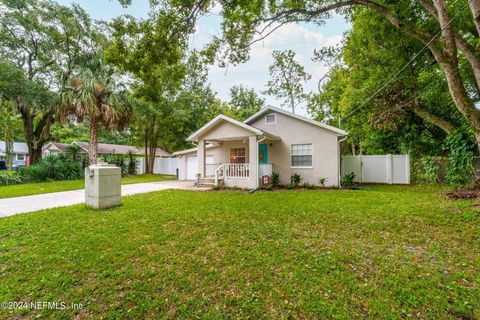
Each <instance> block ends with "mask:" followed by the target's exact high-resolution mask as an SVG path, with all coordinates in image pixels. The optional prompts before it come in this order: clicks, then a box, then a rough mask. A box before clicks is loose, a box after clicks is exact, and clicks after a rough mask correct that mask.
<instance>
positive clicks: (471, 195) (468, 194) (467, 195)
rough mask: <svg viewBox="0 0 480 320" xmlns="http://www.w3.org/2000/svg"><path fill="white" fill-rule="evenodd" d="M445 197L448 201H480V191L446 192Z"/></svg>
mask: <svg viewBox="0 0 480 320" xmlns="http://www.w3.org/2000/svg"><path fill="white" fill-rule="evenodd" d="M444 195H445V197H446V198H447V199H450V200H458V199H467V200H468V199H470V200H471V199H480V189H460V190H454V191H448V192H445V193H444Z"/></svg>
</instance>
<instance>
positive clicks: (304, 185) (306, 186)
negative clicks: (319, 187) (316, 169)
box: [303, 182, 315, 190]
mask: <svg viewBox="0 0 480 320" xmlns="http://www.w3.org/2000/svg"><path fill="white" fill-rule="evenodd" d="M303 187H304V188H305V189H310V190H311V189H315V185H314V184H312V183H308V182H305V183H304V184H303Z"/></svg>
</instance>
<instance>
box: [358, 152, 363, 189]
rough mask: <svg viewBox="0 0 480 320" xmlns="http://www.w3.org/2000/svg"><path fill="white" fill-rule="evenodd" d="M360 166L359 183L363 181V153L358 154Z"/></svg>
mask: <svg viewBox="0 0 480 320" xmlns="http://www.w3.org/2000/svg"><path fill="white" fill-rule="evenodd" d="M358 166H359V167H360V170H359V171H360V177H358V183H360V184H362V183H363V159H362V154H361V153H360V155H359V156H358Z"/></svg>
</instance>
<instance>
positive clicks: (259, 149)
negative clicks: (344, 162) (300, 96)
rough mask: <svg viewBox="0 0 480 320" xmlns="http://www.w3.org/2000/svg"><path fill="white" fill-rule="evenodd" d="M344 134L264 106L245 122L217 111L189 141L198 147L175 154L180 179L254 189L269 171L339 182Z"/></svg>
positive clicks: (283, 177)
mask: <svg viewBox="0 0 480 320" xmlns="http://www.w3.org/2000/svg"><path fill="white" fill-rule="evenodd" d="M346 136H347V132H345V131H343V130H341V129H338V128H335V127H332V126H329V125H326V124H323V123H320V122H318V121H315V120H312V119H309V118H306V117H303V116H300V115H298V114H293V113H291V112H288V111H285V110H283V109H279V108H276V107H272V106H268V107H265V108H263V109H261V110H260V111H259V112H257V113H256V114H254V115H253V116H251V117H250V118H248V119H246V120H245V121H243V122H240V121H238V120H235V119H232V118H230V117H227V116H225V115H219V116H217V117H215V118H214V119H212V120H211V121H210V122H208V123H207V124H206V125H204V126H203V127H201V128H200V129H198V130H197V131H195V132H194V133H193V134H192V135H190V136H189V137H188V140H189V141H191V142H193V143H195V144H196V145H197V148H193V149H188V150H182V151H178V152H175V153H174V154H173V155H174V156H178V157H179V162H178V166H179V179H180V180H194V179H196V177H197V174H199V175H200V177H201V179H202V180H203V181H210V182H212V181H214V182H215V183H224V184H225V185H226V186H230V187H234V186H236V187H240V188H249V189H255V188H257V187H259V186H260V185H261V181H262V180H263V179H262V177H263V176H270V175H271V174H272V172H273V171H275V172H278V173H279V174H280V178H281V180H282V183H284V184H288V183H290V177H291V175H293V174H294V173H298V174H300V175H301V176H302V178H303V181H304V182H308V183H311V184H318V183H319V180H320V178H327V183H326V184H327V185H329V186H338V185H339V183H340V142H341V141H342V140H344V138H346Z"/></svg>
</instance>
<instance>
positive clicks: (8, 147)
mask: <svg viewBox="0 0 480 320" xmlns="http://www.w3.org/2000/svg"><path fill="white" fill-rule="evenodd" d="M5 157H6V160H7V167H8V169H9V170H13V141H12V139H11V137H8V135H7V134H5Z"/></svg>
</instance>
